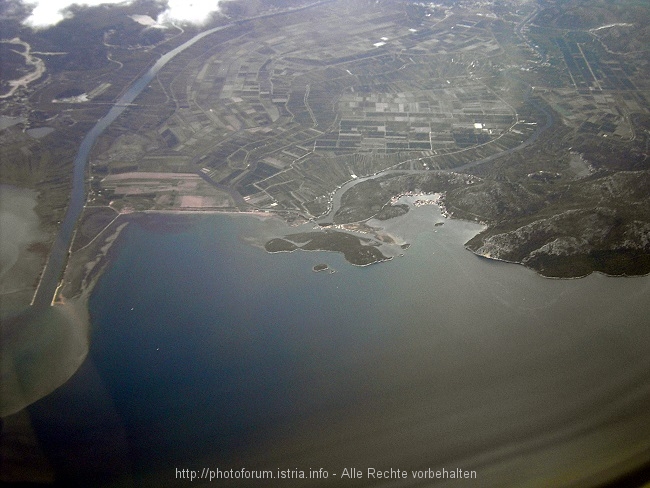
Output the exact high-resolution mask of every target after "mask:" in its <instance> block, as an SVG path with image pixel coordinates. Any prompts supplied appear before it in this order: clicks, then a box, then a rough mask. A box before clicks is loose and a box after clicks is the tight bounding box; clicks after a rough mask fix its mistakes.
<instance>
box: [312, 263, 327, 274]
mask: <svg viewBox="0 0 650 488" xmlns="http://www.w3.org/2000/svg"><path fill="white" fill-rule="evenodd" d="M329 268H330V267H329V266H328V265H327V264H325V263H320V264H317V265H316V266H314V267H313V268H312V269H313V270H314V273H319V272H321V271H327V270H328V269H329Z"/></svg>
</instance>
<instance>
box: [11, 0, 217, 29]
mask: <svg viewBox="0 0 650 488" xmlns="http://www.w3.org/2000/svg"><path fill="white" fill-rule="evenodd" d="M158 1H159V3H160V5H161V6H163V7H166V9H165V11H164V12H163V13H162V14H160V16H159V18H158V21H159V22H161V23H162V22H173V21H176V22H191V23H194V24H202V23H204V22H206V21H207V20H208V19H209V17H210V14H211V13H212V12H216V11H218V10H219V2H220V0H158ZM23 3H24V4H25V5H27V6H30V7H32V8H33V10H32V13H31V15H30V16H29V17H28V18H27V19H26V20H25V22H24V23H25V25H28V26H30V27H33V28H36V29H38V28H46V27H50V26H52V25H55V24H58V23H59V22H61V21H62V20H63V19H66V18H69V17H71V16H72V13H71V12H70V10H69V7H70V6H72V5H80V6H86V7H95V6H97V5H105V4H122V5H129V4H131V3H133V0H23Z"/></svg>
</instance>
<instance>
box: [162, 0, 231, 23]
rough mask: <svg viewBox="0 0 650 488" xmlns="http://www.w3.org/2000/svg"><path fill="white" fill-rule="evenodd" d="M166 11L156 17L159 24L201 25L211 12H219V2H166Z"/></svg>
mask: <svg viewBox="0 0 650 488" xmlns="http://www.w3.org/2000/svg"><path fill="white" fill-rule="evenodd" d="M166 3H167V10H165V11H164V12H163V13H162V14H160V16H159V17H158V22H159V23H161V24H162V23H165V22H168V21H178V22H190V23H192V24H203V23H205V22H206V21H207V20H208V19H209V18H210V15H211V14H212V12H216V11H217V10H219V0H167V2H166Z"/></svg>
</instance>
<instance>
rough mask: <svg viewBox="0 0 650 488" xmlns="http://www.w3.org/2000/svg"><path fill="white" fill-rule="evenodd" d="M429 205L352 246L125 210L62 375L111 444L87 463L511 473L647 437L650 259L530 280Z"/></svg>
mask: <svg viewBox="0 0 650 488" xmlns="http://www.w3.org/2000/svg"><path fill="white" fill-rule="evenodd" d="M158 219H159V220H160V218H158ZM434 221H439V222H443V221H444V219H442V218H441V217H440V214H439V211H438V210H437V209H436V208H435V207H421V208H417V209H412V211H411V212H410V213H409V214H408V215H407V216H406V217H402V218H399V219H396V220H394V221H390V222H389V223H388V226H387V227H388V228H389V229H390V231H391V232H394V233H397V232H399V233H401V234H403V235H408V238H409V241H410V242H411V243H412V246H411V247H410V248H409V249H408V250H406V251H405V252H404V256H402V257H396V258H395V259H393V260H392V261H389V262H384V263H380V264H376V265H372V266H369V267H355V266H352V265H350V264H348V263H346V262H345V261H344V260H343V258H342V257H341V256H340V255H338V254H334V253H326V252H294V253H278V254H269V253H267V252H265V251H264V249H263V248H262V247H261V246H259V245H252V244H251V241H254V240H257V241H258V242H260V235H271V234H274V233H275V234H276V235H281V234H282V233H283V232H290V229H287V228H285V227H284V226H283V224H280V223H279V222H278V221H275V220H272V219H271V220H266V221H263V220H259V219H257V218H253V217H243V216H226V215H213V216H205V217H201V218H193V219H189V220H187V221H186V222H185V223H184V224H182V225H175V226H172V228H161V227H160V226H159V225H142V224H141V223H140V224H138V223H133V224H131V225H129V227H127V229H126V230H125V231H124V232H123V234H122V236H121V237H120V240H119V241H120V242H119V244H118V247H117V248H116V249H115V257H114V261H113V263H112V265H111V266H110V268H109V269H107V271H106V272H105V274H104V275H103V277H102V278H101V280H100V281H99V283H98V285H97V287H96V289H95V290H94V292H93V295H92V297H91V300H90V314H91V319H92V334H91V350H90V354H89V359H88V361H87V362H88V363H89V365H86V366H87V367H86V369H87V370H88V369H90V370H92V371H91V372H90V373H87V374H86V376H87V377H90V378H92V380H84V381H81V380H78V381H77V382H76V383H75V382H74V381H73V382H71V383H70V385H68V386H67V388H68V392H67V393H66V392H65V388H66V387H65V386H64V389H63V390H64V391H63V392H60V393H59V394H60V395H63V396H62V397H60V398H64V397H65V398H75V399H77V400H75V401H79V398H80V397H83V396H84V395H85V396H93V397H94V398H98V399H100V400H93V401H94V402H95V403H93V401H90V400H87V399H86V400H83V401H82V402H81V403H80V405H86V404H84V403H83V402H85V401H90V403H89V404H88V405H91V406H90V407H89V406H88V405H86V407H84V408H85V410H91V411H96V412H98V413H96V415H97V417H98V418H97V419H96V420H97V421H96V422H94V423H93V422H92V421H91V420H87V423H88V425H86V424H84V427H83V428H80V429H78V431H79V432H86V431H87V432H88V433H87V434H83V435H81V434H80V435H81V438H82V440H83V439H85V438H86V437H85V435H89V436H90V437H93V436H100V437H101V438H102V439H112V440H111V441H108V440H106V441H105V442H107V443H108V444H111V443H113V444H114V446H113V447H112V448H111V449H110V453H113V454H110V453H109V454H106V453H95V454H93V456H94V460H93V461H89V462H88V467H87V468H86V469H87V471H88V472H93V469H96V466H98V465H102V466H105V465H106V460H104V461H102V456H107V458H110V459H112V460H113V461H114V464H115V465H117V464H119V463H121V464H120V466H122V464H123V463H122V461H119V463H118V461H116V459H117V460H119V459H122V458H126V459H127V460H128V463H127V464H128V468H124V467H123V466H122V468H120V469H117V468H116V472H120V473H121V476H133V477H134V478H135V479H137V480H141V481H142V480H144V481H143V483H144V484H147V482H152V481H151V480H154V479H155V482H156V483H157V484H160V483H162V484H168V485H175V484H177V483H179V480H178V479H177V478H175V476H176V474H177V471H174V470H175V469H176V468H190V469H193V468H194V467H196V465H197V464H199V465H200V466H208V467H211V468H213V469H214V468H226V467H234V468H244V467H248V468H251V469H252V468H253V467H256V466H258V467H259V466H263V467H266V468H272V469H273V470H277V469H280V468H294V469H298V470H300V469H303V470H305V471H307V470H308V469H311V468H315V469H318V468H321V467H325V468H327V469H328V470H330V473H332V476H331V477H330V482H332V479H333V478H332V477H333V476H334V473H336V472H338V474H339V475H340V474H341V472H342V469H343V468H344V467H346V468H350V467H359V468H363V469H365V468H366V467H367V466H376V467H379V468H390V467H395V468H399V469H428V468H445V469H453V468H456V467H460V468H466V469H476V470H477V472H478V475H479V477H478V480H477V481H476V482H477V483H478V484H477V486H503V485H504V484H506V485H510V486H514V485H517V484H522V483H523V482H524V481H526V480H531V479H538V480H540V483H542V484H543V483H549V482H558V480H572V479H585V476H587V475H588V474H590V473H592V474H593V473H602V472H605V473H610V472H611V473H614V472H617V469H619V468H621V466H624V465H622V464H620V463H623V462H625V461H628V460H637V458H636V456H641V455H642V454H643V453H646V452H647V449H648V439H650V413H649V412H648V411H647V408H646V407H647V405H648V404H650V403H649V402H650V374H648V371H650V359H649V358H650V328H649V327H648V317H649V316H650V300H648V298H649V297H650V279H648V278H647V277H642V278H609V277H605V276H602V275H597V274H596V275H592V276H590V277H588V278H584V279H579V280H550V279H545V278H542V277H540V276H538V275H537V274H535V273H534V272H532V271H530V270H527V269H525V268H523V267H522V266H518V265H514V264H507V263H498V262H492V261H488V260H485V259H482V258H479V257H476V256H474V255H473V254H471V253H470V252H468V251H467V250H465V249H464V248H463V243H464V242H465V241H467V240H468V239H469V238H470V237H472V236H473V235H474V234H475V233H476V232H478V231H479V230H480V227H479V226H478V225H476V224H472V223H468V222H460V221H448V220H447V221H444V225H442V226H439V227H434V226H433V225H426V223H427V222H429V223H431V222H434ZM176 222H177V221H176ZM163 227H164V226H163ZM261 242H263V240H262V241H261ZM318 263H327V264H328V265H329V266H330V268H332V269H334V270H335V272H334V273H329V272H320V273H315V272H313V271H312V267H313V266H314V265H315V264H318ZM88 382H90V383H92V384H93V385H94V386H92V387H88V385H87V383H88ZM97 385H99V386H97ZM75 388H76V389H78V390H79V391H80V392H81V393H79V394H78V395H76V396H75V394H74V390H75ZM84 391H85V393H83V392H84ZM89 391H90V392H98V391H99V392H100V393H92V394H91V393H88V392H89ZM66 402H68V403H69V401H68V400H66ZM97 402H99V404H100V407H98V406H97V405H96V403H97ZM73 403H74V402H73ZM92 405H95V406H92ZM39 408H40V410H39ZM79 408H81V407H79ZM44 409H45V407H43V406H40V407H39V406H37V407H36V409H35V410H34V412H35V415H36V417H38V418H42V415H43V412H44V411H45V410H44ZM74 411H75V410H74V408H72V410H71V412H74ZM623 413H624V414H625V415H623ZM77 414H78V415H80V416H81V415H83V413H82V412H77ZM77 414H74V413H70V417H69V418H67V420H65V422H62V425H64V424H65V425H68V426H69V425H71V424H72V425H74V422H75V420H74V419H73V417H74V415H77ZM86 415H88V414H86ZM91 417H92V415H91ZM75 418H76V417H75ZM102 419H103V422H104V425H103V426H102V423H101V422H102ZM37 424H38V425H37V427H38V426H40V430H41V432H42V431H43V429H45V430H46V431H47V428H46V427H47V423H46V422H43V421H38V422H37ZM92 425H95V427H92ZM107 426H108V427H107ZM93 429H94V432H95V433H94V434H93V433H92V432H93ZM70 430H73V429H69V428H66V432H67V431H70ZM48 432H50V431H48ZM50 434H51V436H50V437H57V436H59V437H61V436H62V435H63V434H62V432H61V430H58V431H57V430H52V431H51V432H50ZM68 435H69V434H68ZM50 440H51V441H52V443H53V444H52V445H53V446H56V442H57V441H56V440H52V439H50ZM72 444H75V445H79V444H83V442H81V441H79V440H77V441H74V442H73V441H69V446H70V445H72ZM54 448H55V447H52V449H54ZM106 449H108V448H106ZM117 451H120V453H121V454H120V456H116V455H115V454H114V453H115V452H117ZM111 456H112V457H111ZM62 466H63V468H61V469H63V470H66V469H67V470H68V472H69V471H71V470H74V469H76V468H75V465H74V464H73V463H68V464H67V465H66V463H65V462H63V463H62ZM66 466H67V467H66ZM93 466H95V467H93ZM274 472H276V471H274ZM364 472H365V471H364ZM125 473H126V474H125ZM68 474H69V473H68ZM104 475H105V477H107V478H108V479H110V473H108V474H106V473H104ZM147 480H149V481H147ZM233 483H235V484H234V486H240V485H241V482H240V484H237V483H236V482H233ZM368 483H369V484H370V485H372V483H371V481H370V480H368ZM254 485H255V486H260V484H259V482H257V483H256V484H254ZM269 486H273V483H271V484H270V485H269ZM309 486H315V485H314V484H313V480H312V482H311V484H309ZM464 486H465V485H464Z"/></svg>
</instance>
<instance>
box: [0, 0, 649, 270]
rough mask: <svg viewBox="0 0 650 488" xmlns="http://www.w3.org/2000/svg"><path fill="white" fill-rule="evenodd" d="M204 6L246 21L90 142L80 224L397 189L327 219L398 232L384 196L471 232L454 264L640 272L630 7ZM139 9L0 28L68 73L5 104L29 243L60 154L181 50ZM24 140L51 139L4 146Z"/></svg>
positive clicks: (636, 8) (9, 154)
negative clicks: (431, 198) (498, 262)
mask: <svg viewBox="0 0 650 488" xmlns="http://www.w3.org/2000/svg"><path fill="white" fill-rule="evenodd" d="M307 3H308V2H302V5H306V4H307ZM225 5H227V8H228V13H229V15H231V19H234V20H242V19H244V18H249V20H245V21H242V22H236V23H234V24H233V25H232V26H231V27H229V28H228V29H225V30H223V31H220V32H217V33H215V34H214V35H212V36H209V38H206V39H205V40H203V41H201V42H198V43H197V44H196V45H194V46H193V47H192V48H190V49H188V50H187V51H185V52H183V53H182V54H181V55H179V56H178V57H177V58H175V59H174V60H173V61H172V62H171V63H170V64H169V65H167V66H166V67H165V69H164V70H163V71H161V72H160V74H159V76H158V77H157V80H156V82H154V83H152V84H151V86H150V87H148V88H147V89H146V90H145V91H144V92H143V93H142V95H141V96H140V97H139V98H138V99H137V100H136V102H135V103H134V104H133V106H131V107H130V108H129V109H128V110H127V111H126V112H125V113H124V114H122V116H120V118H119V119H118V120H117V121H116V122H115V123H114V124H113V125H112V126H111V127H110V128H109V129H108V130H107V131H106V132H105V133H104V135H103V136H102V138H101V139H100V141H99V143H98V144H97V146H96V148H95V150H94V154H93V159H92V163H91V169H90V174H89V180H90V184H89V187H90V196H89V198H90V201H91V202H92V204H93V205H110V206H112V207H113V208H115V209H118V210H125V209H126V210H128V209H135V210H142V209H190V208H191V209H197V208H200V209H206V208H212V209H214V208H220V209H241V210H244V209H247V208H258V209H264V210H268V211H271V212H278V213H280V212H281V215H283V216H285V217H286V216H290V217H291V218H295V219H322V218H323V217H324V216H325V215H326V214H327V213H328V211H329V209H330V208H331V203H332V202H331V199H332V193H333V192H334V191H335V190H336V189H337V188H339V187H340V186H341V185H343V184H345V183H346V182H348V181H352V180H355V179H356V178H362V177H364V176H369V175H375V174H381V173H383V172H385V171H386V170H399V171H400V172H402V175H401V176H400V175H398V174H397V173H393V172H390V173H386V175H385V176H384V178H379V179H375V180H372V181H366V182H362V183H359V184H357V185H356V186H354V187H352V189H351V190H350V191H348V193H346V194H345V195H343V198H342V201H341V207H340V208H334V209H333V211H334V212H333V213H332V214H331V215H328V217H327V218H328V219H330V220H331V219H333V221H334V222H335V223H349V222H359V221H362V220H364V219H368V218H370V217H375V218H379V219H388V218H393V217H396V216H398V215H400V214H403V213H405V212H406V211H407V209H406V208H405V207H403V206H393V205H390V203H389V202H390V199H391V198H392V197H393V196H395V195H398V194H400V193H402V192H405V191H416V190H419V191H423V192H443V193H444V194H445V198H444V201H445V205H446V208H447V210H448V211H449V212H450V213H451V214H452V215H453V216H455V217H460V218H466V219H471V220H479V221H483V222H485V223H487V224H488V229H487V230H486V231H485V232H484V233H482V234H481V235H479V236H477V237H476V238H475V239H473V240H472V241H471V242H470V243H468V246H469V247H470V248H471V249H473V250H474V251H475V252H477V253H479V254H481V255H485V256H490V257H494V258H498V259H506V260H512V261H517V262H522V263H525V264H526V265H528V266H531V267H533V268H535V269H537V270H539V271H540V272H542V273H544V274H548V275H553V276H575V275H584V274H587V273H588V272H590V271H592V270H601V271H605V272H607V273H611V274H642V273H647V272H648V271H650V270H649V269H648V265H647V259H646V257H647V255H648V254H649V253H650V238H649V237H648V235H649V232H650V216H649V213H650V210H649V209H650V202H649V201H648V195H650V186H649V185H650V184H649V182H648V171H649V170H650V168H649V164H650V163H648V147H649V146H648V145H649V144H650V142H649V141H650V135H649V132H648V131H649V130H650V122H648V121H649V120H650V102H649V101H650V81H649V80H650V65H649V64H648V62H647V55H648V48H647V46H648V42H647V39H648V36H650V34H649V31H648V27H647V26H648V25H650V6H649V5H648V4H647V2H638V1H632V0H626V1H624V2H609V1H605V0H597V1H596V2H590V1H586V0H566V1H550V0H549V1H543V2H542V1H539V2H520V1H517V0H511V1H506V2H494V3H490V2H472V1H466V2H446V3H445V2H443V3H441V4H440V5H437V6H435V5H425V4H414V3H413V2H410V1H406V0H391V1H385V2H382V3H381V4H376V3H373V2H367V1H365V0H353V1H343V0H331V1H326V2H321V3H318V4H315V5H313V6H310V7H309V8H305V9H302V10H296V11H292V12H287V11H285V12H284V13H279V14H278V15H274V16H266V17H259V18H254V17H255V16H256V15H260V14H264V13H268V12H269V11H270V10H269V9H273V8H277V6H278V5H277V2H270V1H262V0H260V1H258V2H247V3H245V4H244V3H237V2H235V3H232V4H225ZM283 5H285V4H284V3H283ZM299 5H301V2H292V3H291V6H299ZM159 8H160V7H158V6H156V4H155V3H151V4H139V5H138V6H136V5H134V6H131V7H112V8H109V9H104V10H101V13H99V14H94V12H95V10H96V9H93V10H92V11H88V12H93V13H92V14H91V13H88V12H85V13H80V14H79V15H78V16H77V17H75V18H73V19H70V20H67V21H66V22H64V23H63V24H61V25H60V26H58V27H56V28H54V29H50V30H46V31H42V32H32V31H29V30H27V29H25V28H20V27H19V26H18V23H17V22H16V21H15V20H14V21H12V20H6V19H5V20H3V21H2V22H3V29H4V31H5V32H7V33H8V34H7V36H6V37H12V36H14V35H15V36H20V37H21V39H23V40H24V41H26V42H28V43H30V45H31V46H32V50H33V51H42V52H43V51H48V52H66V53H68V54H66V55H63V54H62V55H51V56H49V57H47V58H45V62H46V66H47V69H48V74H49V75H51V77H50V78H47V77H44V78H43V79H41V80H39V81H38V82H35V83H33V84H32V85H30V89H29V90H27V91H24V90H23V91H21V92H19V94H17V95H16V97H14V98H13V99H11V100H10V101H9V103H7V105H6V110H5V113H6V114H10V115H23V116H24V117H25V118H26V119H27V120H28V122H27V123H26V125H22V124H19V125H15V126H13V127H10V128H8V129H5V130H3V131H1V132H0V138H1V139H2V141H1V142H2V143H3V144H2V147H3V149H2V151H3V154H2V156H3V157H2V161H3V168H2V181H3V182H7V183H14V184H18V185H20V186H28V187H31V188H36V189H38V190H40V191H41V192H42V193H41V204H40V205H39V207H38V209H37V210H38V212H39V215H41V218H42V220H43V224H44V227H45V228H46V229H48V230H49V231H50V232H51V231H53V229H54V228H55V226H56V223H57V222H58V221H59V220H60V218H61V215H62V212H63V210H64V207H65V203H66V198H67V195H68V192H69V182H70V179H69V173H70V168H71V162H72V158H73V155H74V152H75V149H76V147H77V145H78V143H79V141H80V139H81V137H82V135H83V134H84V133H85V131H87V130H88V128H89V127H90V126H91V124H92V123H93V122H94V121H95V120H97V118H99V117H100V116H101V115H102V114H103V113H105V111H106V110H107V108H108V106H109V105H106V104H110V103H111V102H112V101H114V100H115V98H116V96H117V95H118V94H119V93H120V92H121V91H122V90H124V89H125V87H126V86H128V84H129V83H130V82H131V81H132V80H133V79H134V78H135V77H136V76H137V74H138V73H140V72H142V70H143V69H145V68H146V66H148V65H150V64H151V63H152V62H153V60H154V59H156V58H157V56H158V55H159V54H160V53H163V52H166V51H169V50H170V49H172V48H173V47H174V46H176V45H178V44H179V43H180V42H182V41H184V40H186V39H188V38H189V37H190V36H191V35H192V34H193V33H194V32H196V30H194V31H193V30H192V29H191V28H186V29H185V31H184V32H181V31H180V30H179V29H174V28H170V29H167V30H162V31H161V30H155V32H152V29H145V28H143V26H140V25H139V24H137V23H136V22H133V21H132V20H131V19H130V18H129V17H128V16H127V14H134V13H138V14H148V15H151V16H152V17H155V16H156V14H157V13H158V12H159ZM276 12H277V11H276ZM315 19H318V21H317V22H315V21H314V20H315ZM216 22H219V20H216ZM221 22H223V23H225V22H226V21H225V20H223V19H222V20H221ZM66 32H74V35H71V36H67V37H66ZM81 50H83V51H84V53H83V54H80V51H81ZM89 53H90V54H89ZM89 57H92V59H90V58H89ZM12 60H13V61H12V63H13V64H15V63H16V62H18V61H17V60H16V59H13V58H12ZM13 64H12V66H13ZM12 70H13V71H15V69H14V68H11V67H10V70H9V71H8V73H9V72H13V71H12ZM80 94H85V95H86V96H87V98H89V101H87V102H81V103H78V102H77V103H73V101H70V100H68V98H69V97H74V96H78V95H80ZM62 98H65V99H66V100H67V101H65V102H63V103H53V100H55V99H62ZM43 126H47V127H53V128H54V129H55V132H53V133H52V134H49V135H47V136H45V137H43V138H41V139H33V138H30V137H29V136H27V135H26V134H25V133H23V129H24V128H27V127H43ZM125 173H126V175H125V176H124V178H122V177H121V176H120V175H123V174H125ZM141 173H147V175H146V178H145V177H144V176H142V175H141ZM172 173H174V174H175V173H183V174H184V175H185V176H183V178H180V179H176V178H170V177H169V174H172ZM156 175H161V176H156ZM193 175H196V176H193ZM118 176H119V178H118ZM199 179H200V183H197V181H198V180H199ZM145 180H146V181H147V184H146V185H145V186H146V187H145V186H142V184H140V183H138V182H142V181H145ZM138 185H140V187H138ZM79 235H80V236H83V232H82V233H80V234H79ZM82 243H83V242H82ZM80 245H81V244H79V245H78V246H80ZM285 245H286V244H285ZM78 246H77V247H78ZM617 256H618V257H617ZM574 258H575V259H574ZM571 263H575V266H573V265H572V264H571Z"/></svg>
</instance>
